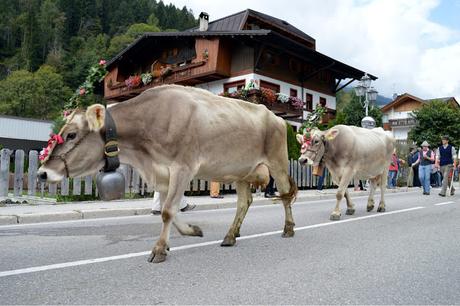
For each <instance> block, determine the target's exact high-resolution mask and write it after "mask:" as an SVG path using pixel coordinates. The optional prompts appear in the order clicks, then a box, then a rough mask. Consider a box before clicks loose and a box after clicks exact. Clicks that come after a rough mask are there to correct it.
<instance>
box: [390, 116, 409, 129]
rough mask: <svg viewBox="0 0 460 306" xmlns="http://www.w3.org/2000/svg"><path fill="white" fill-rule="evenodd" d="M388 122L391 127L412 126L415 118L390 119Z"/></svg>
mask: <svg viewBox="0 0 460 306" xmlns="http://www.w3.org/2000/svg"><path fill="white" fill-rule="evenodd" d="M389 123H390V126H391V127H403V126H414V125H415V124H416V120H415V118H404V119H390V120H389Z"/></svg>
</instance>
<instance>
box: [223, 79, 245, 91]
mask: <svg viewBox="0 0 460 306" xmlns="http://www.w3.org/2000/svg"><path fill="white" fill-rule="evenodd" d="M245 85H246V81H245V80H239V81H235V82H231V83H226V84H224V92H227V93H232V92H235V91H237V90H240V89H243V88H244V86H245Z"/></svg>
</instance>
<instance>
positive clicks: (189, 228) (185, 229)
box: [173, 215, 203, 237]
mask: <svg viewBox="0 0 460 306" xmlns="http://www.w3.org/2000/svg"><path fill="white" fill-rule="evenodd" d="M173 224H174V227H175V228H176V229H177V231H178V232H179V233H180V234H181V235H184V236H199V237H203V232H202V231H201V228H200V227H198V226H196V225H192V224H188V223H183V222H181V221H180V220H179V218H178V217H177V215H176V216H175V217H174V220H173Z"/></svg>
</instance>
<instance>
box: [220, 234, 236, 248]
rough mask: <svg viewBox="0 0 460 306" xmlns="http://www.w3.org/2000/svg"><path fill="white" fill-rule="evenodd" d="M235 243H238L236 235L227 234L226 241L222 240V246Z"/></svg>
mask: <svg viewBox="0 0 460 306" xmlns="http://www.w3.org/2000/svg"><path fill="white" fill-rule="evenodd" d="M235 243H236V239H235V237H232V236H229V235H227V236H225V238H224V241H222V243H221V244H220V246H222V247H228V246H234V245H235Z"/></svg>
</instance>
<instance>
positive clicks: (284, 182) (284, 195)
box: [270, 161, 297, 238]
mask: <svg viewBox="0 0 460 306" xmlns="http://www.w3.org/2000/svg"><path fill="white" fill-rule="evenodd" d="M281 165H283V166H284V163H281ZM287 168H288V167H287V161H286V167H284V168H281V169H280V168H272V169H270V173H271V175H272V176H273V178H274V179H275V183H276V188H277V189H278V192H279V194H280V198H281V200H282V201H283V206H284V230H283V234H282V237H284V238H288V237H293V236H294V226H295V223H294V218H293V217H292V208H291V205H292V203H293V202H294V200H295V197H296V195H297V185H296V183H295V182H294V180H293V179H292V178H291V177H290V176H289V175H288V174H287V171H286V170H285V169H287Z"/></svg>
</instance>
